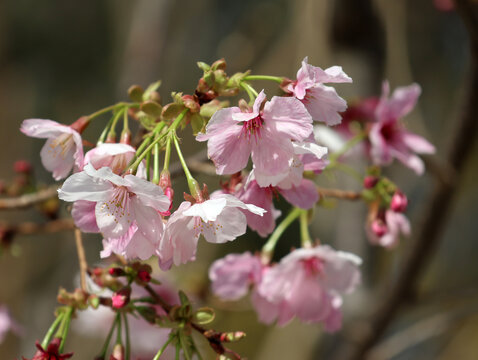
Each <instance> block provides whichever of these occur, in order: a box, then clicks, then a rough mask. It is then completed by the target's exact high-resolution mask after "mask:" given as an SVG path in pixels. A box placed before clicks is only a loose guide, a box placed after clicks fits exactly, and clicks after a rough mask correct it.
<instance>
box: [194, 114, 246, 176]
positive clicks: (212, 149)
mask: <svg viewBox="0 0 478 360" xmlns="http://www.w3.org/2000/svg"><path fill="white" fill-rule="evenodd" d="M237 112H240V110H239V108H227V109H221V110H219V111H217V112H216V113H214V115H213V116H212V118H211V120H209V123H208V125H207V126H206V134H199V135H198V136H197V137H196V140H197V141H206V140H208V144H207V151H208V156H209V158H210V159H211V160H212V161H214V164H215V165H216V172H217V173H218V174H220V175H222V174H234V173H236V172H238V171H241V170H242V169H244V168H245V167H246V165H247V161H248V160H249V155H250V153H251V145H250V142H249V141H248V139H247V138H246V137H245V136H244V135H243V134H242V126H241V125H240V124H238V123H237V121H235V120H233V119H232V115H233V113H237Z"/></svg>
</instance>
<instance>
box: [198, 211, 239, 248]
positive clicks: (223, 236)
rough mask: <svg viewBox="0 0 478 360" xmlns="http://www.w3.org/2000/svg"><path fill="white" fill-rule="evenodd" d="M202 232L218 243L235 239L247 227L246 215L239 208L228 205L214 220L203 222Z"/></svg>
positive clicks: (212, 241) (207, 237) (208, 239)
mask: <svg viewBox="0 0 478 360" xmlns="http://www.w3.org/2000/svg"><path fill="white" fill-rule="evenodd" d="M201 229H202V230H201V234H202V235H203V236H204V238H205V239H206V240H207V241H209V242H211V243H216V244H222V243H225V242H228V241H232V240H235V239H236V238H237V237H238V236H241V235H243V234H244V233H245V232H246V229H247V221H246V216H245V215H244V214H243V213H242V212H241V211H240V210H239V209H237V208H231V207H226V208H225V209H224V210H223V211H222V212H221V214H219V216H218V217H217V220H216V221H214V222H209V223H205V224H203V226H202V227H201Z"/></svg>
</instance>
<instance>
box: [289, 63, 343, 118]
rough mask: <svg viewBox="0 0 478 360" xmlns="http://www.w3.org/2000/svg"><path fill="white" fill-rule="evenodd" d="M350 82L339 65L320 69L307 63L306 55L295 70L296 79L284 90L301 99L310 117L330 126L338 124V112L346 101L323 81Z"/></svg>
mask: <svg viewBox="0 0 478 360" xmlns="http://www.w3.org/2000/svg"><path fill="white" fill-rule="evenodd" d="M351 82H352V79H351V78H350V77H349V76H348V75H347V74H346V73H344V72H343V70H342V68H341V67H340V66H332V67H330V68H328V69H325V70H322V69H321V68H320V67H316V66H312V65H309V64H308V60H307V57H306V58H305V59H304V60H303V61H302V67H301V68H300V69H299V71H298V72H297V80H296V81H294V82H292V83H291V84H289V85H288V86H287V88H286V90H287V91H289V92H290V93H291V94H292V96H294V97H296V98H297V99H299V100H300V101H302V103H303V104H304V105H305V107H306V108H307V111H308V112H309V113H310V115H311V116H312V119H314V120H316V121H322V122H324V123H326V124H327V125H329V126H332V125H337V124H340V121H341V119H342V118H341V116H340V115H339V112H342V111H345V110H346V109H347V103H346V102H345V100H344V99H342V98H341V97H340V96H339V95H337V92H336V91H335V89H334V88H333V87H330V86H325V85H324V83H351Z"/></svg>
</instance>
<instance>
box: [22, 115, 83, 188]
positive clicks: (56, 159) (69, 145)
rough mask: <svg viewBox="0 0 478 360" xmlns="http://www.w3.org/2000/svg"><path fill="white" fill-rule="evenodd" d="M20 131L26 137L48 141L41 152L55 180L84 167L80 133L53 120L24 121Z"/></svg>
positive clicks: (44, 164)
mask: <svg viewBox="0 0 478 360" xmlns="http://www.w3.org/2000/svg"><path fill="white" fill-rule="evenodd" d="M20 131H21V132H23V133H24V134H25V135H28V136H32V137H36V138H43V139H48V140H47V141H46V143H45V145H43V148H42V149H41V151H40V157H41V161H42V164H43V166H44V167H45V168H46V169H47V170H48V171H51V172H52V173H53V178H54V179H55V180H61V179H64V178H66V177H67V176H68V174H69V173H70V172H71V170H72V169H73V165H76V167H77V168H81V167H82V166H83V143H82V139H81V135H80V134H79V133H78V131H76V130H74V129H73V128H72V127H70V126H66V125H62V124H60V123H57V122H56V121H52V120H43V119H27V120H24V121H23V123H22V126H21V127H20Z"/></svg>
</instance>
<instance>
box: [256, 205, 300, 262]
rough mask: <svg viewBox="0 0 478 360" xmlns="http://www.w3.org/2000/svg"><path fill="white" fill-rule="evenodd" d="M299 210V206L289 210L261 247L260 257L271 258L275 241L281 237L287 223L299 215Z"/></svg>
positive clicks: (287, 225) (290, 222)
mask: <svg viewBox="0 0 478 360" xmlns="http://www.w3.org/2000/svg"><path fill="white" fill-rule="evenodd" d="M301 211H302V209H299V208H294V209H292V210H291V212H290V213H289V214H288V215H287V216H286V217H285V219H284V220H282V222H281V223H280V224H279V225H278V226H277V228H276V229H275V230H274V232H273V233H272V235H271V237H270V238H269V240H267V242H266V244H265V245H264V246H263V247H262V257H263V258H264V259H265V260H269V261H270V259H271V258H272V254H273V253H274V249H275V247H276V244H277V241H278V240H279V238H280V237H281V235H282V233H283V232H284V231H285V230H286V229H287V228H288V227H289V225H290V224H292V222H293V221H294V220H295V219H297V218H298V217H299V215H300V214H301Z"/></svg>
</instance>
